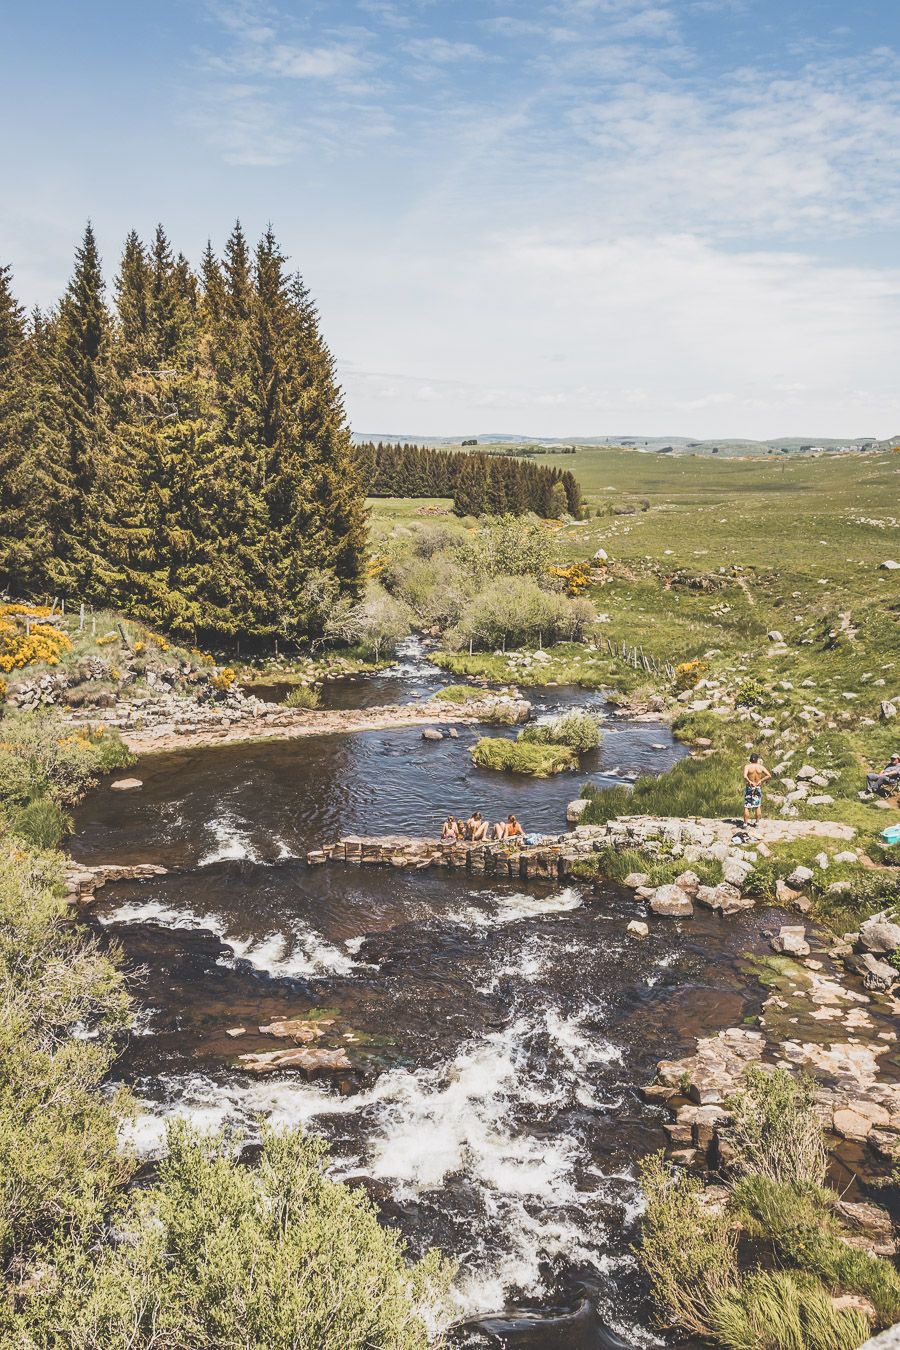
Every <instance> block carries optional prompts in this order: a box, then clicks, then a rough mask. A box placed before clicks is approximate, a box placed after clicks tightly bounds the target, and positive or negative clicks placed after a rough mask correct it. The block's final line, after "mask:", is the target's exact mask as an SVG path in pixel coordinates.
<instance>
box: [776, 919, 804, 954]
mask: <svg viewBox="0 0 900 1350" xmlns="http://www.w3.org/2000/svg"><path fill="white" fill-rule="evenodd" d="M771 947H772V950H773V951H774V952H783V953H784V955H785V956H809V952H810V946H809V943H808V942H807V941H806V929H805V928H804V927H803V925H802V924H797V925H791V924H785V925H784V926H783V927H782V928H780V929H779V930H778V934H777V936H776V937H773V938H772V942H771Z"/></svg>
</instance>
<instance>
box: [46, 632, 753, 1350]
mask: <svg viewBox="0 0 900 1350" xmlns="http://www.w3.org/2000/svg"><path fill="white" fill-rule="evenodd" d="M377 678H378V679H380V680H382V681H383V682H384V681H397V682H398V684H399V687H400V688H401V689H402V691H403V692H404V694H405V695H409V694H415V693H419V694H422V693H425V692H428V686H429V685H430V684H431V682H432V681H438V682H439V677H438V676H436V675H435V674H434V673H433V668H431V669H429V668H428V667H427V665H424V664H423V663H422V662H419V661H417V660H416V659H415V654H414V653H413V654H411V658H410V659H409V661H408V665H407V668H406V669H400V670H395V671H392V672H388V673H386V674H385V675H384V676H380V677H377ZM432 687H434V686H432ZM540 697H541V700H542V704H543V705H544V706H543V707H542V708H541V709H539V711H542V712H545V713H546V712H547V711H549V710H550V709H551V707H552V706H553V705H555V706H595V707H597V708H598V709H600V708H601V707H602V699H601V698H600V696H599V695H586V694H585V693H584V692H583V691H580V692H579V691H563V690H547V691H544V692H543V694H541V695H540ZM372 698H373V691H372V689H371V687H369V686H366V699H367V700H369V699H372ZM374 701H375V702H384V701H385V697H384V691H383V689H382V690H379V691H378V693H377V697H374ZM476 735H477V732H476V731H475V730H474V729H470V728H468V727H464V728H460V735H459V739H458V740H451V739H445V740H444V741H442V742H439V743H429V742H426V741H423V740H422V738H421V734H420V732H419V731H418V730H417V729H415V728H410V729H395V730H391V731H385V732H368V733H362V734H350V735H342V736H323V737H310V738H306V739H302V740H296V741H291V742H274V743H271V744H256V745H243V746H241V745H237V746H223V747H220V748H217V749H210V750H189V751H184V752H176V753H171V754H166V755H157V756H147V757H145V758H143V759H142V760H141V761H140V763H139V764H138V765H137V767H136V769H135V771H134V772H135V773H136V774H137V776H138V777H140V778H141V779H142V780H143V783H144V786H143V789H142V790H141V791H140V792H133V793H116V792H113V791H110V790H109V789H102V790H100V791H99V792H97V793H96V794H94V795H93V796H92V797H91V798H90V799H89V800H88V801H86V802H85V803H84V804H83V806H82V807H81V808H80V810H79V812H78V817H77V821H76V828H77V833H76V836H75V838H74V839H73V841H72V852H73V853H74V854H75V855H76V856H77V857H79V858H80V859H82V860H84V861H88V862H90V861H112V860H117V861H129V862H138V861H154V862H161V863H163V864H165V865H166V866H167V867H170V868H172V869H173V870H172V872H171V873H170V874H169V875H168V876H165V877H162V878H158V879H156V880H153V881H151V882H144V883H125V884H120V885H118V886H115V887H112V886H110V887H107V888H106V889H104V890H103V891H101V892H100V893H99V896H98V899H97V902H96V904H95V905H94V907H93V914H94V916H95V919H96V921H97V923H99V924H100V925H102V926H103V928H104V930H105V931H107V932H109V933H110V934H113V935H114V936H115V937H116V938H117V939H118V941H119V942H120V943H121V945H122V946H123V948H124V950H125V953H126V957H127V960H128V962H129V964H130V965H131V966H133V967H134V969H135V970H136V972H137V975H136V978H137V981H138V994H139V997H140V1000H141V1003H142V1005H143V1007H142V1013H141V1017H140V1020H139V1025H138V1028H137V1033H136V1034H135V1035H134V1037H133V1038H132V1039H131V1042H130V1044H129V1045H128V1047H127V1049H126V1051H125V1053H124V1055H123V1057H122V1060H121V1062H120V1064H119V1066H118V1076H119V1077H120V1078H121V1079H122V1080H123V1081H127V1082H129V1083H130V1084H131V1085H132V1086H133V1088H134V1090H135V1092H136V1095H137V1096H138V1097H139V1098H140V1099H141V1100H142V1102H143V1103H144V1104H145V1107H146V1110H145V1112H144V1114H143V1115H142V1116H141V1117H140V1118H139V1120H138V1123H137V1125H136V1127H135V1131H134V1136H135V1140H136V1143H137V1144H138V1146H139V1147H140V1148H141V1149H143V1150H145V1151H146V1152H147V1153H148V1154H152V1153H154V1152H155V1151H157V1150H158V1149H159V1147H160V1145H161V1142H162V1139H163V1135H164V1130H165V1121H166V1119H167V1118H168V1117H170V1116H173V1115H181V1116H188V1117H190V1118H191V1119H193V1120H194V1121H196V1122H199V1123H200V1124H202V1125H203V1126H205V1127H210V1128H212V1127H218V1126H222V1125H239V1126H242V1127H243V1128H245V1130H246V1131H247V1132H248V1134H249V1135H250V1136H252V1135H253V1134H254V1132H255V1131H256V1130H257V1128H258V1126H257V1123H256V1122H257V1121H258V1119H259V1117H260V1115H262V1116H264V1117H268V1118H269V1119H270V1120H271V1121H273V1122H275V1123H284V1124H291V1125H295V1124H304V1125H307V1126H308V1127H309V1128H311V1129H314V1130H317V1131H320V1132H322V1133H324V1134H325V1135H326V1136H327V1137H328V1138H329V1140H330V1141H331V1143H332V1148H333V1167H332V1170H333V1173H334V1175H336V1176H338V1177H342V1178H344V1179H346V1180H348V1181H350V1182H351V1183H352V1184H358V1185H361V1186H364V1187H365V1188H366V1189H367V1190H368V1191H369V1192H370V1194H372V1195H373V1196H374V1197H375V1199H376V1200H377V1202H378V1203H379V1205H380V1207H381V1211H382V1214H383V1216H384V1220H385V1222H387V1223H389V1224H393V1225H396V1226H398V1227H399V1228H400V1229H401V1231H402V1232H403V1233H404V1235H405V1236H406V1238H407V1239H408V1241H409V1244H410V1247H411V1249H412V1251H414V1252H417V1253H418V1252H421V1251H424V1250H425V1249H427V1247H428V1246H430V1245H437V1246H439V1247H440V1248H441V1249H442V1250H444V1251H445V1252H447V1253H448V1254H452V1255H453V1256H454V1257H456V1258H457V1259H458V1261H459V1262H460V1275H459V1279H458V1282H457V1294H456V1297H457V1302H458V1316H459V1325H458V1327H457V1328H456V1330H455V1331H454V1333H453V1343H454V1345H457V1346H466V1347H473V1348H474V1347H489V1346H504V1347H528V1350H557V1347H560V1348H561V1347H566V1350H587V1347H595V1346H605V1345H617V1344H622V1343H623V1342H624V1343H625V1344H627V1345H635V1346H637V1345H646V1344H650V1343H652V1342H653V1341H654V1339H655V1337H654V1333H653V1332H652V1330H651V1329H650V1328H651V1317H650V1310H649V1308H648V1306H647V1301H646V1291H645V1289H644V1287H643V1284H642V1281H641V1279H640V1277H639V1274H638V1271H637V1269H636V1266H635V1263H634V1260H633V1257H632V1256H631V1253H630V1246H631V1243H632V1242H633V1240H634V1236H635V1224H636V1220H637V1217H638V1214H639V1192H638V1188H637V1185H636V1182H635V1162H636V1160H637V1159H638V1158H640V1157H641V1156H642V1155H643V1154H644V1153H646V1152H648V1151H649V1150H651V1149H652V1148H655V1147H659V1146H661V1144H662V1143H663V1142H664V1136H663V1134H662V1131H661V1125H662V1121H663V1119H664V1116H663V1113H662V1112H661V1111H660V1110H659V1109H658V1108H652V1107H649V1106H646V1105H645V1104H644V1103H643V1102H642V1101H641V1098H640V1094H639V1088H640V1086H641V1085H642V1084H643V1083H645V1082H646V1081H648V1080H649V1079H650V1078H651V1077H652V1074H653V1070H654V1068H655V1064H656V1061H657V1060H658V1059H660V1058H662V1057H663V1056H668V1055H675V1054H678V1053H684V1052H686V1051H688V1050H689V1049H691V1048H692V1046H693V1042H694V1039H695V1038H696V1036H697V1035H700V1034H704V1033H705V1032H708V1031H713V1030H716V1029H718V1028H719V1027H721V1026H724V1025H731V1024H732V1023H734V1022H735V1021H738V1020H740V1018H741V1017H742V1016H745V1015H747V1014H748V1013H752V1012H754V1011H756V1008H757V1004H756V1002H755V995H753V994H752V993H751V992H748V990H747V987H746V986H747V980H746V977H745V975H744V974H743V973H742V969H741V960H740V958H741V955H742V953H744V952H746V951H747V950H749V949H753V948H756V947H758V946H759V945H760V943H761V938H760V929H761V927H762V926H763V925H764V923H765V921H766V916H765V915H764V914H759V913H754V912H752V911H751V912H750V914H749V915H743V916H740V917H738V918H737V919H731V920H728V921H727V922H725V923H723V922H722V921H720V920H718V919H715V918H714V917H713V916H711V915H707V914H701V913H698V917H697V918H696V919H695V920H693V921H692V922H689V923H684V924H681V923H673V922H672V921H670V920H664V921H659V922H657V923H656V924H655V925H654V927H653V929H652V932H651V937H650V939H649V940H648V941H647V942H646V943H635V942H634V941H632V940H629V939H628V938H627V937H626V935H625V926H626V923H627V922H628V920H629V918H631V917H633V916H634V913H635V906H634V902H633V899H631V898H630V896H629V895H628V894H627V893H624V892H622V891H621V890H620V889H619V888H617V887H614V886H609V887H607V888H605V889H604V890H602V891H601V892H600V893H599V894H595V893H593V892H592V891H591V890H590V889H589V888H588V887H586V886H580V885H572V886H566V887H559V886H552V887H551V886H549V885H546V884H544V885H537V884H536V885H528V886H523V885H516V884H513V883H503V884H501V883H497V882H493V883H492V882H490V881H487V880H476V879H474V878H467V877H465V876H459V875H449V874H445V873H432V872H424V873H410V872H397V871H394V870H391V869H386V870H385V869H378V868H371V869H370V868H354V867H346V866H343V865H333V866H327V867H319V868H309V867H307V865H306V863H305V862H304V861H303V858H304V856H305V853H306V850H307V849H308V848H310V847H314V846H316V845H318V844H320V843H322V842H323V841H327V840H330V839H334V838H337V837H339V836H340V835H342V834H349V833H358V832H366V833H372V834H376V833H394V832H408V833H414V834H425V833H430V834H434V833H436V832H437V830H438V829H439V826H440V822H441V820H442V818H443V816H444V815H445V814H446V813H447V812H448V811H449V810H453V811H455V812H456V813H457V814H463V813H465V814H468V813H469V811H470V810H471V809H472V808H473V807H480V808H481V809H482V810H483V811H484V813H485V815H487V816H489V817H490V818H491V819H496V818H498V817H501V816H505V815H506V814H507V812H509V811H511V810H515V811H516V813H517V814H518V815H519V817H520V819H521V820H522V822H523V824H524V826H525V828H526V829H528V830H539V831H544V830H548V831H549V830H552V831H553V832H558V831H559V830H560V829H561V828H562V827H563V821H564V809H565V803H566V801H567V799H568V798H570V797H571V796H573V795H575V792H576V790H577V787H578V785H579V784H580V783H581V782H582V781H583V779H584V778H585V777H586V776H590V777H592V778H593V779H594V780H596V781H600V782H604V781H621V780H623V779H627V778H628V777H631V776H634V775H635V774H636V773H638V772H652V771H660V770H662V769H664V768H666V767H668V766H669V765H670V764H671V763H672V762H673V761H674V759H675V758H677V756H678V755H679V754H680V753H681V752H680V750H679V749H678V748H677V747H676V746H675V745H674V744H673V742H672V741H671V738H670V736H669V734H668V732H667V730H666V729H665V728H663V727H661V726H659V725H652V724H634V723H632V724H629V723H626V722H622V721H620V722H618V723H616V722H615V721H613V722H611V723H610V724H609V725H608V727H607V731H606V735H605V738H604V742H603V746H602V748H601V750H599V751H598V752H596V753H595V754H594V755H592V756H589V757H586V758H585V761H584V763H583V769H582V772H581V773H580V774H579V775H578V776H575V775H572V776H563V777H561V778H557V779H555V780H548V781H543V782H542V781H535V780H527V779H519V778H515V779H512V778H506V777H500V776H498V775H494V774H490V773H488V772H484V771H479V770H476V769H474V768H473V767H472V765H471V761H470V758H469V755H468V749H469V747H470V745H471V744H472V743H473V742H474V739H475V737H476ZM310 1013H312V1014H313V1016H315V1017H321V1018H323V1019H324V1021H325V1022H326V1023H327V1025H326V1028H325V1034H324V1035H323V1037H322V1040H321V1041H320V1042H319V1043H320V1044H321V1045H323V1046H327V1047H332V1046H334V1047H336V1046H343V1047H344V1048H345V1049H346V1050H347V1052H348V1054H349V1056H350V1059H351V1061H352V1064H353V1068H352V1070H349V1071H343V1072H342V1073H340V1074H337V1075H336V1074H334V1073H332V1074H330V1075H328V1076H324V1077H319V1078H316V1079H315V1080H313V1081H308V1080H307V1079H306V1078H304V1077H303V1076H302V1075H300V1074H299V1073H297V1072H294V1073H290V1072H283V1073H280V1074H274V1075H271V1076H268V1077H264V1078H258V1077H255V1076H251V1075H249V1074H247V1073H246V1072H241V1071H240V1069H239V1067H236V1056H237V1055H238V1054H243V1053H247V1052H251V1051H258V1050H271V1049H276V1048H279V1047H280V1046H283V1045H285V1044H289V1042H287V1043H286V1042H283V1041H277V1040H274V1039H273V1038H271V1037H269V1036H263V1035H261V1034H260V1033H259V1032H258V1027H259V1026H261V1025H264V1024H266V1023H268V1022H270V1021H272V1020H275V1019H277V1018H283V1017H289V1016H300V1017H303V1016H307V1015H309V1014H310ZM238 1027H243V1028H245V1034H244V1035H242V1036H241V1037H240V1038H232V1037H229V1036H228V1035H227V1034H226V1033H227V1032H228V1030H229V1029H232V1030H233V1029H235V1028H238ZM619 1338H621V1339H619Z"/></svg>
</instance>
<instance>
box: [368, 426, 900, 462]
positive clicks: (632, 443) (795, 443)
mask: <svg viewBox="0 0 900 1350" xmlns="http://www.w3.org/2000/svg"><path fill="white" fill-rule="evenodd" d="M353 439H354V441H355V442H357V443H358V444H359V443H362V442H365V441H375V442H378V441H385V442H391V443H394V444H395V443H397V442H400V443H401V444H406V445H424V446H429V447H432V448H434V449H442V450H452V449H471V448H473V447H474V446H475V445H477V446H479V447H480V448H481V449H490V450H504V451H506V452H507V453H513V454H514V453H515V452H516V451H520V452H523V453H527V452H528V451H529V450H530V451H531V452H532V453H534V452H535V451H543V452H544V453H552V452H553V451H554V450H556V451H563V450H565V449H566V448H567V447H574V446H577V447H578V448H579V449H583V448H590V447H592V446H596V447H597V448H598V449H600V448H603V447H606V446H617V447H621V448H624V449H627V450H635V451H639V452H641V453H643V454H651V455H652V454H671V455H722V456H723V457H734V456H749V455H753V456H756V455H777V454H786V455H804V456H808V455H816V454H823V453H828V454H840V453H842V452H843V453H853V452H855V453H858V452H859V451H860V450H893V449H895V448H897V447H900V435H898V436H891V437H889V438H888V439H887V440H882V441H879V440H877V439H875V437H872V436H857V437H853V438H850V439H847V438H844V439H840V438H836V437H828V436H785V437H780V438H777V439H775V440H770V441H751V440H744V439H734V440H727V439H723V440H715V441H712V440H710V441H696V440H691V439H690V438H689V437H687V436H633V435H632V436H567V437H547V436H516V435H511V434H508V433H500V432H481V433H479V434H478V435H475V434H473V433H467V434H466V435H464V436H415V435H409V434H407V433H399V432H390V433H387V432H385V433H379V434H371V433H369V432H365V433H363V432H354V435H353Z"/></svg>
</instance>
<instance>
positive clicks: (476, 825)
mask: <svg viewBox="0 0 900 1350" xmlns="http://www.w3.org/2000/svg"><path fill="white" fill-rule="evenodd" d="M487 832H488V823H487V821H486V820H485V819H484V817H483V816H482V814H481V812H480V811H473V812H472V814H471V816H470V817H469V819H468V820H467V821H466V834H467V836H468V838H469V839H471V840H472V843H473V844H480V843H482V842H483V841H484V840H485V839H486V838H487Z"/></svg>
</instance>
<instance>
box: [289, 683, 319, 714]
mask: <svg viewBox="0 0 900 1350" xmlns="http://www.w3.org/2000/svg"><path fill="white" fill-rule="evenodd" d="M321 702H322V696H321V694H320V692H319V690H318V689H312V688H310V686H309V685H308V684H298V685H297V687H296V688H295V689H292V690H291V692H290V693H289V694H288V696H287V698H286V699H285V700H284V706H285V707H286V708H310V709H311V708H318V706H319V704H320V703H321Z"/></svg>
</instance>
